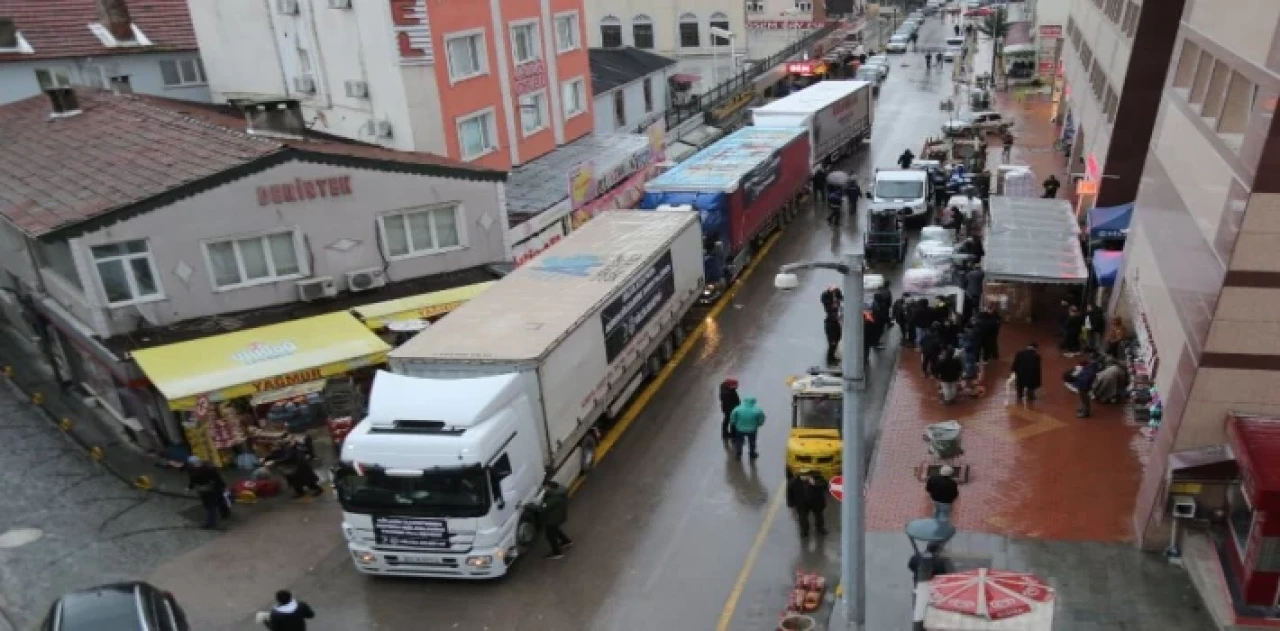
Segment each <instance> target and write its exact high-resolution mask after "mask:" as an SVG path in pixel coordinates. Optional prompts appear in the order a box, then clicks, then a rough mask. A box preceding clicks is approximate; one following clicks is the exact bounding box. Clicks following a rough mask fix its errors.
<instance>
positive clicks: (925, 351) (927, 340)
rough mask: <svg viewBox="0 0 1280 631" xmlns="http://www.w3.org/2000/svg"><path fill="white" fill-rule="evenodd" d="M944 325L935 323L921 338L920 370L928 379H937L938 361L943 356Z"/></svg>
mask: <svg viewBox="0 0 1280 631" xmlns="http://www.w3.org/2000/svg"><path fill="white" fill-rule="evenodd" d="M941 328H942V324H940V323H937V322H935V323H933V324H931V325H929V328H927V329H925V332H924V335H923V336H921V338H920V370H921V372H923V373H924V375H925V376H926V377H936V376H937V374H938V360H939V359H940V358H941V356H942V334H941V332H940V329H941Z"/></svg>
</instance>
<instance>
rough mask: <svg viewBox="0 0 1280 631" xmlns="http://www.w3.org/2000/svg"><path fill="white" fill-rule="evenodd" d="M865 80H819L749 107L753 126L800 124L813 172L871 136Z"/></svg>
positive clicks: (870, 108) (869, 96) (871, 101)
mask: <svg viewBox="0 0 1280 631" xmlns="http://www.w3.org/2000/svg"><path fill="white" fill-rule="evenodd" d="M873 88H874V85H873V84H872V83H870V82H867V81H820V82H818V83H815V84H813V85H811V86H809V87H807V88H805V89H803V90H801V91H799V92H796V93H794V94H790V95H787V96H785V97H783V98H781V99H778V100H776V101H774V102H772V103H769V104H767V105H764V106H761V107H757V108H755V109H753V110H751V117H752V120H751V124H752V125H754V126H755V127H804V128H806V129H808V130H809V146H810V147H811V148H812V149H811V150H812V152H813V155H812V159H811V160H810V165H811V166H812V168H813V169H814V170H815V171H816V170H817V169H818V168H819V167H822V166H825V165H827V164H831V163H834V162H836V161H837V160H839V159H840V158H843V157H844V156H846V155H848V154H849V153H850V152H852V151H853V150H854V149H856V148H857V147H858V146H859V145H860V144H861V142H862V141H863V140H866V139H869V138H871V124H872V119H873V117H874V116H873V112H874V110H875V99H874V98H873V97H872V94H871V91H872V89H873Z"/></svg>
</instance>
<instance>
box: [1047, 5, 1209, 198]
mask: <svg viewBox="0 0 1280 631" xmlns="http://www.w3.org/2000/svg"><path fill="white" fill-rule="evenodd" d="M1183 4H1184V0H1168V1H1166V2H1153V1H1151V0H1146V1H1145V2H1144V1H1143V0H1071V6H1070V11H1069V13H1068V17H1067V23H1066V29H1065V33H1066V40H1067V46H1066V48H1065V49H1064V51H1063V53H1062V54H1061V55H1060V59H1061V64H1062V72H1063V76H1064V85H1063V87H1062V95H1061V103H1060V106H1059V116H1060V120H1061V121H1062V123H1063V136H1062V139H1063V141H1065V142H1067V143H1069V144H1070V145H1071V152H1070V162H1069V163H1068V164H1069V165H1070V172H1071V174H1072V176H1073V178H1072V179H1073V180H1075V182H1074V186H1075V189H1074V192H1075V194H1076V199H1077V211H1078V212H1080V213H1083V212H1084V211H1087V210H1088V209H1089V208H1092V207H1093V206H1101V207H1110V206H1118V205H1121V204H1126V203H1129V202H1132V201H1133V200H1134V198H1135V197H1136V196H1137V192H1138V184H1139V176H1140V175H1141V174H1142V166H1143V162H1144V161H1145V160H1146V156H1147V145H1148V143H1149V142H1150V138H1151V129H1152V124H1153V122H1154V121H1155V113H1156V109H1157V108H1158V107H1159V105H1160V98H1161V94H1162V91H1163V85H1164V75H1165V71H1166V69H1167V67H1168V60H1169V55H1170V53H1171V51H1172V49H1173V43H1174V40H1175V36H1176V33H1177V30H1178V18H1179V16H1180V15H1181V14H1182V8H1183Z"/></svg>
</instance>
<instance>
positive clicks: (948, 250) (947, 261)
mask: <svg viewBox="0 0 1280 631" xmlns="http://www.w3.org/2000/svg"><path fill="white" fill-rule="evenodd" d="M955 253H956V248H955V246H953V245H950V244H946V243H939V242H937V241H921V242H920V243H919V244H918V245H916V257H917V258H918V259H920V262H922V263H924V265H925V267H931V268H934V269H943V270H945V269H947V268H950V267H951V260H952V258H951V257H952V256H953V255H955Z"/></svg>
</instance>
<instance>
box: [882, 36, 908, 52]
mask: <svg viewBox="0 0 1280 631" xmlns="http://www.w3.org/2000/svg"><path fill="white" fill-rule="evenodd" d="M910 44H911V38H910V37H908V36H906V35H894V36H893V37H890V38H889V43H887V44H885V45H884V51H885V52H886V53H905V52H907V46H909V45H910Z"/></svg>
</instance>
